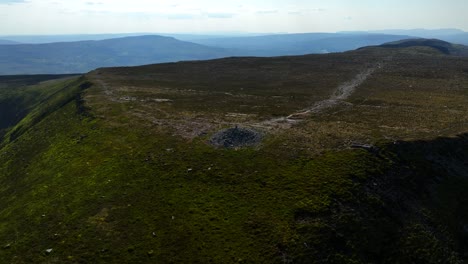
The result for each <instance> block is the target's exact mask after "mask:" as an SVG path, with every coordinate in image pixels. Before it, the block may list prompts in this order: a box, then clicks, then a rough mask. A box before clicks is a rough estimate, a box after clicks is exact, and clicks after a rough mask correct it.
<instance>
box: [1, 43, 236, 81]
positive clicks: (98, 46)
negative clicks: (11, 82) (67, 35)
mask: <svg viewBox="0 0 468 264" xmlns="http://www.w3.org/2000/svg"><path fill="white" fill-rule="evenodd" d="M231 54H232V53H229V52H227V51H226V50H223V49H220V48H213V47H207V46H203V45H200V44H195V43H190V42H184V41H180V40H177V39H174V38H170V37H161V36H140V37H126V38H116V39H108V40H100V41H79V42H60V43H49V44H22V45H0V75H9V74H45V73H56V74H58V73H83V72H88V71H90V70H93V69H95V68H99V67H112V66H135V65H143V64H152V63H161V62H173V61H182V60H205V59H213V58H221V57H226V56H229V55H231Z"/></svg>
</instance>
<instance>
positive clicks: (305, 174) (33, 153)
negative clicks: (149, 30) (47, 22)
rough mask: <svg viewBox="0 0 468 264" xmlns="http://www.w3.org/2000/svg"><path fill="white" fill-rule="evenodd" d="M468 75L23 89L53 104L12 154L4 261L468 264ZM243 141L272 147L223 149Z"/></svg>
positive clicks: (21, 135) (292, 74)
mask: <svg viewBox="0 0 468 264" xmlns="http://www.w3.org/2000/svg"><path fill="white" fill-rule="evenodd" d="M466 69H468V59H466V58H458V57H453V56H444V55H441V56H437V57H434V56H432V55H428V54H427V53H426V52H423V53H418V52H413V51H412V52H410V53H408V52H407V51H406V50H397V49H385V48H369V49H364V50H359V51H354V52H348V53H342V54H330V55H309V56H299V57H281V58H231V59H220V60H213V61H205V62H185V63H173V64H161V65H149V66H144V67H134V68H103V69H98V70H96V71H93V72H91V73H89V74H86V75H84V76H81V77H75V78H71V79H65V80H56V81H53V82H51V83H49V84H47V83H42V84H39V85H36V86H30V87H29V88H24V87H17V88H12V89H10V90H11V91H12V92H15V93H19V94H21V95H22V96H27V95H29V94H31V93H34V92H37V91H42V92H43V93H44V94H47V97H44V98H43V100H41V101H40V103H36V101H32V103H27V104H25V107H26V108H27V109H28V111H27V112H26V114H25V116H24V117H23V118H22V119H21V120H19V121H15V122H14V123H15V124H14V125H13V126H11V127H10V128H9V130H8V133H7V134H6V136H5V137H4V138H3V145H2V147H1V149H0V197H1V198H2V199H0V262H5V263H463V262H464V261H466V260H467V258H468V256H467V255H466V253H465V252H467V248H466V247H467V245H468V237H467V230H466V226H467V224H468V215H467V214H466V208H467V205H468V204H467V202H468V196H467V195H466V193H465V192H464V191H465V190H466V189H467V187H468V177H467V176H468V175H466V174H467V173H466V172H467V171H468V167H467V166H468V165H467V163H466V160H467V159H468V152H467V150H468V148H467V145H468V136H467V133H468V125H467V124H468V117H467V115H466V112H467V111H468V109H467V108H468V104H467V101H468V93H467V91H468V74H467V72H466ZM47 91H54V92H47ZM227 128H231V130H229V129H228V130H225V129H227ZM232 129H234V131H235V130H236V129H237V130H241V131H250V132H251V133H258V138H259V139H261V142H260V143H259V144H256V145H253V146H252V145H249V146H246V147H242V146H241V145H237V146H235V147H228V148H225V147H223V145H211V143H212V142H213V141H214V140H216V138H218V137H213V135H219V133H222V132H223V131H233V130H232ZM250 132H249V133H250ZM232 134H235V135H237V136H239V137H242V133H237V134H236V133H232ZM230 135H231V134H229V133H228V134H224V136H225V137H229V136H230ZM249 135H250V134H249ZM231 139H232V138H231ZM232 140H233V142H234V139H232ZM235 140H238V139H237V138H235ZM238 141H240V142H242V140H238ZM236 142H237V141H236Z"/></svg>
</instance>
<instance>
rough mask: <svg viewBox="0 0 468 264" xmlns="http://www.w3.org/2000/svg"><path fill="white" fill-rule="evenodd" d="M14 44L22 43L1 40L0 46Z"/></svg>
mask: <svg viewBox="0 0 468 264" xmlns="http://www.w3.org/2000/svg"><path fill="white" fill-rule="evenodd" d="M14 44H20V43H19V42H16V41H12V40H7V39H0V45H14Z"/></svg>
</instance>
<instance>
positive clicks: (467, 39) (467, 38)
mask: <svg viewBox="0 0 468 264" xmlns="http://www.w3.org/2000/svg"><path fill="white" fill-rule="evenodd" d="M340 33H344V34H369V33H375V34H391V35H408V36H414V37H419V38H427V39H440V40H444V41H448V42H451V43H455V44H463V45H468V32H465V31H463V30H460V29H453V28H448V29H390V30H375V31H354V32H351V31H347V32H346V31H345V32H340Z"/></svg>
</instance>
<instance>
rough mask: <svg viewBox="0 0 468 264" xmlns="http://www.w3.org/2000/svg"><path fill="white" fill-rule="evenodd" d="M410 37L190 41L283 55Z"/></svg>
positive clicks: (325, 35) (324, 35)
mask: <svg viewBox="0 0 468 264" xmlns="http://www.w3.org/2000/svg"><path fill="white" fill-rule="evenodd" d="M408 38H410V37H409V36H407V35H386V34H369V33H363V34H345V33H304V34H277V35H266V36H253V37H236V38H212V39H201V40H192V42H195V43H199V44H203V45H207V46H213V47H219V48H225V49H233V50H237V51H239V53H240V54H242V55H244V56H249V55H250V56H284V55H304V54H310V53H329V52H342V51H348V50H354V49H357V48H360V47H363V46H370V45H379V44H383V43H386V42H390V41H396V40H401V39H408Z"/></svg>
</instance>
